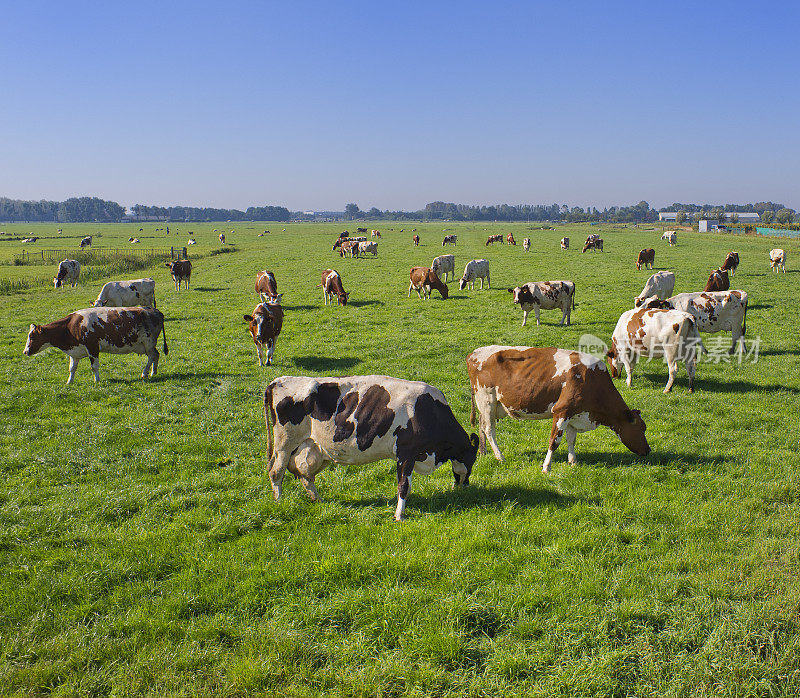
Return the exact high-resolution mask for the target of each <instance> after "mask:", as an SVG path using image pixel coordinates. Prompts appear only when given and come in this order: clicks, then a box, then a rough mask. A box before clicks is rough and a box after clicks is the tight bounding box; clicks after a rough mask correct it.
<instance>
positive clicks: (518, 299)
mask: <svg viewBox="0 0 800 698" xmlns="http://www.w3.org/2000/svg"><path fill="white" fill-rule="evenodd" d="M508 292H509V293H511V294H513V295H514V304H515V305H519V304H520V303H533V294H532V293H531V290H530V289H529V288H528V287H527V286H517V287H515V288H510V289H508Z"/></svg>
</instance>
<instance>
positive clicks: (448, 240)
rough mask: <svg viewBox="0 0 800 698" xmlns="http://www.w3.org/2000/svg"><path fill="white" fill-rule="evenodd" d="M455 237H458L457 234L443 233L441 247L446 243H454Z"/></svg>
mask: <svg viewBox="0 0 800 698" xmlns="http://www.w3.org/2000/svg"><path fill="white" fill-rule="evenodd" d="M457 237H458V236H457V235H445V236H444V240H442V247H444V246H445V245H447V244H450V245H455V244H456V238H457Z"/></svg>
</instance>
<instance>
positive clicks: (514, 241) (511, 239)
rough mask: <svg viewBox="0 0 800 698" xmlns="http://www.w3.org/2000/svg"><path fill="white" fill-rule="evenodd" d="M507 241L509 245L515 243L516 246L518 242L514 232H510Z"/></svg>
mask: <svg viewBox="0 0 800 698" xmlns="http://www.w3.org/2000/svg"><path fill="white" fill-rule="evenodd" d="M506 242H507V243H508V244H509V245H514V246H516V244H517V241H516V240H515V239H514V233H509V234H508V236H507V237H506Z"/></svg>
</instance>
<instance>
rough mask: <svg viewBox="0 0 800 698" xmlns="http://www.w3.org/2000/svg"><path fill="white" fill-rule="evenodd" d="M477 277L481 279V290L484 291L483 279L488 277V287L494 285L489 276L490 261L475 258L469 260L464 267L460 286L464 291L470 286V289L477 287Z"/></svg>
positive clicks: (459, 281) (459, 282)
mask: <svg viewBox="0 0 800 698" xmlns="http://www.w3.org/2000/svg"><path fill="white" fill-rule="evenodd" d="M475 279H480V280H481V291H483V280H484V279H486V287H487V288H491V287H492V280H491V278H490V277H489V262H488V260H485V259H473V260H472V261H471V262H467V265H466V266H465V267H464V275H463V276H462V277H461V278H460V279H459V280H458V288H459V290H460V291H463V290H464V289H465V288H467V286H469V289H470V291H473V290H474V289H475Z"/></svg>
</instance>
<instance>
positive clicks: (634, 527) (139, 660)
mask: <svg viewBox="0 0 800 698" xmlns="http://www.w3.org/2000/svg"><path fill="white" fill-rule="evenodd" d="M362 225H364V224H362ZM61 227H62V232H61V233H58V232H57V229H58V226H57V225H55V224H0V230H2V231H4V232H5V233H6V234H5V235H3V236H0V290H2V289H3V288H5V289H6V292H4V293H2V294H0V358H2V365H1V367H0V381H1V383H0V385H1V386H2V387H1V388H0V473H2V485H0V695H57V696H70V695H92V696H102V695H115V696H125V695H152V696H162V695H182V696H246V695H270V696H271V695H275V696H318V695H326V696H553V695H562V696H609V697H611V696H614V697H617V696H619V697H622V696H765V697H766V696H793V695H798V694H800V633H799V632H798V630H799V629H798V622H799V620H800V557H799V555H798V552H799V551H800V547H799V546H798V543H799V542H800V541H799V540H798V538H799V536H800V534H799V532H800V520H799V519H800V476H798V464H799V463H800V457H799V456H798V450H800V442H798V433H799V431H800V416H799V415H800V347H799V346H798V328H800V307H798V305H797V304H796V303H795V302H794V299H795V298H796V297H797V295H798V282H800V242H798V241H792V240H787V239H780V240H778V239H770V238H756V237H744V236H726V235H721V234H714V235H707V234H696V233H688V232H681V233H679V244H678V246H676V247H674V248H670V247H669V246H668V245H667V243H666V242H662V241H660V240H659V237H660V234H661V230H662V229H663V227H658V226H647V227H649V228H654V229H651V230H642V229H634V228H621V227H614V226H588V225H569V226H568V225H564V226H561V225H558V226H556V228H555V230H540V229H538V228H539V224H533V223H532V224H530V225H526V224H492V223H476V224H455V223H445V222H440V223H437V224H422V223H406V222H402V223H389V224H366V227H368V228H369V229H372V228H377V229H379V230H381V232H382V234H383V239H382V240H381V241H380V242H379V245H378V246H379V254H378V257H377V258H375V259H373V258H367V259H341V258H340V257H339V255H338V254H333V253H332V252H331V246H332V244H333V242H334V240H335V238H336V235H337V234H338V232H339V231H340V230H342V229H343V228H344V227H348V228H349V229H350V230H351V231H354V230H355V227H356V225H355V224H352V225H351V226H343V225H342V224H335V225H334V224H330V225H329V224H318V225H301V224H297V225H292V224H285V223H227V224H226V223H214V224H196V223H185V224H172V223H170V224H169V227H170V235H169V236H168V237H167V236H166V235H165V234H164V233H163V232H156V231H155V228H157V227H158V228H161V227H164V226H163V225H162V224H158V225H156V224H145V225H131V224H126V225H116V226H113V225H112V226H109V225H100V224H90V225H89V224H84V225H64V226H61ZM140 227H141V228H142V230H141V231H140V230H139V228H140ZM413 228H416V229H417V233H418V234H419V235H420V237H421V239H422V244H421V246H420V247H418V248H414V247H412V244H411V236H412V234H413V232H412V229H413ZM534 228H535V229H534ZM214 229H216V230H217V231H221V232H225V234H226V237H227V242H228V245H226V248H231V249H233V251H232V252H230V253H228V254H215V253H216V252H218V251H219V250H220V248H221V246H220V244H219V241H218V240H217V233H215V232H214ZM264 230H269V231H270V232H269V233H268V234H265V235H264V236H263V237H257V234H258V233H261V232H263V231H264ZM189 231H193V237H194V238H195V239H196V240H197V243H198V244H197V245H196V246H192V247H189V257H190V259H192V260H193V263H194V267H193V273H192V280H191V289H190V290H189V291H188V292H187V291H185V290H182V291H181V292H176V291H175V289H174V286H173V284H172V281H171V279H170V277H169V271H168V270H167V269H166V268H165V267H164V265H163V263H162V262H159V263H158V264H156V265H154V266H149V267H146V268H136V265H135V264H131V265H130V267H125V265H124V264H122V265H121V266H117V267H115V268H116V269H129V271H125V272H124V273H119V274H114V275H110V276H108V277H102V278H98V275H99V274H102V273H105V271H104V270H107V269H110V268H111V267H103V264H110V262H107V261H98V262H97V263H96V264H95V265H94V266H96V267H98V269H100V270H99V271H96V272H94V273H93V274H89V276H90V277H92V276H94V279H93V280H91V281H89V280H82V281H81V282H80V283H79V285H78V286H77V287H76V288H74V289H72V288H67V289H59V290H55V289H53V287H52V283H51V280H52V277H53V276H54V272H55V265H43V264H26V265H19V264H16V265H15V264H14V260H15V255H19V253H20V252H21V251H22V250H23V249H25V250H28V251H31V252H32V253H35V251H36V250H41V249H59V250H60V249H64V250H75V251H76V252H77V250H78V242H79V240H80V238H81V237H83V236H84V235H87V234H92V235H94V236H95V238H94V245H93V248H94V250H95V251H97V253H98V255H99V254H100V252H101V251H103V250H106V251H109V250H123V251H124V250H127V249H135V248H137V247H140V248H148V249H149V248H152V249H156V250H160V251H162V252H163V251H166V252H167V253H168V250H169V248H170V246H174V247H183V246H185V245H186V241H187V239H188V232H189ZM231 231H233V232H231ZM509 231H513V232H514V235H515V237H516V239H517V242H518V243H519V244H518V245H517V246H516V247H511V246H508V245H495V246H493V247H488V248H487V247H486V246H485V245H484V241H485V239H486V237H487V235H488V234H490V233H494V232H501V233H504V234H506V233H508V232H509ZM590 232H599V233H600V234H601V235H602V236H603V238H604V240H605V250H606V251H605V252H604V253H602V254H600V253H586V254H582V253H581V245H582V242H583V240H584V239H585V237H586V235H588V234H589V233H590ZM446 233H452V234H457V235H458V244H457V246H455V247H452V246H447V247H446V248H442V245H441V240H442V237H443V235H444V234H446ZM30 234H33V235H35V236H38V237H39V240H38V241H37V242H36V243H33V244H27V245H23V244H22V243H21V242H20V241H19V240H11V239H10V238H22V237H28V236H29V235H30ZM564 235H567V236H569V237H570V238H571V249H569V250H568V251H561V250H560V249H559V245H558V240H559V239H560V238H561V237H562V236H564ZM131 236H133V237H138V238H139V239H140V240H141V244H140V245H139V246H136V245H130V244H129V243H128V238H129V237H131ZM526 236H530V237H531V238H532V248H531V251H530V252H529V253H527V254H526V253H525V252H524V251H523V249H522V245H521V243H522V239H523V238H524V237H526ZM644 247H653V248H655V249H656V264H655V267H656V269H670V270H673V271H675V273H676V276H677V284H676V289H675V290H676V292H681V291H691V290H700V289H702V286H703V285H704V283H705V281H706V279H707V277H708V274H709V272H710V271H711V270H712V269H713V268H715V267H716V266H718V265H719V264H721V263H722V261H723V259H724V256H725V254H726V253H727V252H728V251H730V250H737V251H738V252H739V254H740V257H741V266H740V267H739V269H740V271H739V272H738V273H737V274H736V276H735V277H733V282H732V288H740V289H743V290H745V291H747V293H748V294H749V298H750V307H749V311H748V315H747V338H748V341H751V340H755V339H756V338H757V337H758V338H760V344H759V353H758V360H757V362H756V361H754V357H753V356H751V357H749V358H747V360H745V361H744V362H743V363H742V364H741V365H738V364H736V363H733V364H731V363H726V362H718V363H713V362H707V361H706V362H702V363H701V364H700V365H699V366H698V371H697V383H696V391H695V393H694V394H689V393H688V387H687V377H686V373H685V370H684V369H683V368H681V371H680V372H679V376H678V380H677V382H676V385H675V388H674V390H673V392H672V393H671V394H669V395H664V394H663V393H662V389H663V387H664V384H665V382H666V378H667V371H666V367H665V366H664V365H663V364H661V363H659V362H655V361H654V362H651V363H643V364H640V365H639V366H638V367H637V370H636V374H635V377H634V382H633V386H632V388H630V389H629V388H627V387H626V386H625V385H624V383H623V382H621V381H618V382H617V386H618V388H619V389H620V392H621V393H622V395H623V397H624V398H625V400H626V401H627V403H628V405H629V406H630V407H632V408H636V409H640V410H641V412H642V416H643V418H644V420H645V421H646V423H647V426H648V428H647V436H648V439H649V442H650V446H651V448H652V453H651V454H650V456H648V457H647V458H639V457H637V456H635V455H634V454H632V453H630V452H629V451H627V450H626V449H625V447H624V446H623V445H622V444H621V443H620V441H619V440H618V439H617V437H616V436H615V435H614V434H613V433H612V432H611V431H609V430H608V429H604V428H601V429H598V430H596V431H594V432H591V433H588V434H584V435H580V436H579V437H578V442H577V455H578V458H579V461H580V463H579V465H577V466H568V465H567V463H566V448H565V445H562V446H561V448H560V449H559V451H558V452H557V453H556V458H555V460H554V462H553V472H552V473H551V474H550V475H549V476H544V475H542V473H541V463H542V460H543V458H544V454H545V451H546V447H547V440H548V435H549V431H550V423H549V422H545V421H542V422H511V421H508V420H504V421H501V422H500V423H499V425H498V440H499V443H500V447H501V449H502V450H503V452H504V454H505V456H506V458H507V460H508V462H507V463H505V464H502V465H501V464H499V463H497V462H496V461H495V460H494V459H493V458H492V457H491V456H484V457H480V458H479V459H478V461H477V463H476V464H475V468H474V471H473V475H472V478H471V482H472V485H471V486H470V487H468V488H466V489H464V490H459V491H453V490H452V489H451V482H452V475H451V473H450V469H449V467H447V466H445V467H442V468H441V469H440V470H439V471H437V472H436V473H434V475H433V476H431V477H428V478H424V477H415V478H414V481H413V484H412V488H411V495H410V497H409V503H408V509H407V515H408V520H407V521H406V522H404V523H402V524H397V523H395V522H394V521H393V519H392V514H393V510H394V509H393V500H394V498H395V496H396V479H395V468H394V464H393V463H390V462H388V461H383V462H379V463H375V464H372V465H371V466H368V467H363V468H354V467H345V466H338V467H335V468H332V469H330V470H329V471H327V472H325V473H323V474H321V475H320V476H319V477H318V478H317V486H318V489H319V491H320V494H321V495H322V497H323V498H324V501H323V502H322V503H319V504H313V503H311V502H309V501H308V500H307V499H306V497H305V495H304V494H303V491H302V488H301V487H300V485H299V483H296V482H294V481H292V480H291V479H290V478H289V479H287V481H286V482H285V485H284V493H285V497H284V499H283V500H282V501H281V502H278V503H276V502H274V501H273V499H272V493H271V488H270V485H269V478H268V476H267V473H266V463H267V458H266V448H267V440H266V433H265V427H264V421H263V413H262V398H263V391H264V387H265V386H266V385H267V383H268V382H269V381H270V380H271V379H273V378H275V377H277V376H279V375H282V374H291V375H345V374H352V373H358V374H367V373H382V374H388V375H392V376H398V377H402V378H408V379H415V380H424V381H426V382H428V383H431V384H433V385H435V386H437V387H438V388H440V389H441V390H442V391H443V392H444V394H445V395H446V396H447V398H448V400H449V402H450V404H451V406H452V408H453V410H454V412H455V414H456V416H457V418H458V419H459V420H460V421H461V423H462V424H463V425H464V426H465V428H467V430H468V431H471V430H474V428H473V427H470V425H469V402H470V401H469V384H468V380H467V375H466V368H465V363H464V359H465V357H466V355H467V354H469V353H470V352H471V351H472V350H473V349H474V348H476V347H478V346H481V345H485V344H512V345H532V346H559V347H565V348H577V347H578V344H579V341H580V338H581V336H582V335H584V334H591V335H595V336H597V337H599V338H600V339H602V340H604V341H606V342H608V341H609V339H610V336H611V332H612V330H613V328H614V325H615V323H616V320H617V318H618V317H619V315H620V314H621V313H622V312H623V311H625V310H627V309H629V308H630V307H632V301H633V297H634V296H635V295H636V294H638V293H639V291H640V290H641V288H642V286H643V284H644V282H645V280H646V279H647V278H648V276H649V275H650V274H651V273H652V272H650V271H644V270H642V271H638V272H637V271H636V269H635V267H634V261H635V258H636V254H637V252H638V251H639V250H640V249H642V248H644ZM772 247H782V248H784V249H786V250H787V261H788V265H787V267H788V272H787V273H786V274H780V275H776V274H774V273H772V272H771V271H770V269H769V261H768V251H769V249H770V248H772ZM442 253H453V254H455V256H456V267H457V271H458V272H459V273H460V271H461V270H463V268H464V265H465V263H466V262H467V261H469V260H470V259H473V258H481V257H485V258H486V259H488V260H489V263H490V267H491V275H492V288H491V290H484V291H480V290H475V291H471V292H470V291H459V290H458V286H457V283H452V284H451V285H450V289H451V291H450V293H451V296H450V298H449V299H448V300H442V299H441V298H440V297H439V295H438V294H437V293H436V292H434V297H433V299H432V300H430V301H427V302H423V301H421V300H419V299H418V298H417V295H416V293H415V292H414V293H413V295H412V297H411V298H409V297H408V296H407V293H408V270H409V268H410V267H411V266H415V265H429V264H430V262H431V260H432V259H433V257H434V256H436V255H439V254H442ZM33 256H35V254H34V255H33ZM125 264H127V263H125ZM92 266H93V265H91V264H90V265H87V268H88V269H91V268H92ZM328 267H332V268H335V269H337V270H338V271H339V272H340V274H341V276H342V279H343V282H344V286H345V289H346V290H347V291H350V293H351V296H350V298H351V302H350V303H349V304H348V305H347V306H346V307H337V306H333V307H330V306H329V307H325V306H324V305H323V299H322V292H321V289H319V288H317V287H316V285H317V284H319V283H320V273H321V271H322V270H323V269H325V268H328ZM261 269H269V270H272V271H274V272H275V275H276V277H277V280H278V286H279V291H282V292H284V294H285V295H284V297H283V304H284V310H285V313H286V319H285V324H284V329H283V333H282V334H281V336H280V338H279V340H278V344H277V349H276V354H275V364H274V365H273V366H271V367H262V368H260V367H259V366H258V363H257V357H256V351H255V348H254V346H253V344H252V341H251V339H250V337H249V335H248V333H247V329H246V323H245V322H244V320H243V319H242V315H243V314H245V313H249V312H251V311H252V309H253V307H254V306H255V304H256V302H257V297H256V294H255V292H254V289H253V284H254V280H255V275H256V272H258V271H259V270H261ZM148 275H150V276H152V277H153V278H155V280H156V296H157V303H158V307H159V308H160V309H161V310H162V311H163V312H164V313H165V315H166V319H167V322H166V324H165V326H166V334H167V341H168V343H169V355H168V356H166V357H164V356H163V355H162V359H161V363H160V365H159V369H160V370H159V375H158V376H157V377H156V378H155V379H153V380H149V381H142V380H140V379H139V374H140V373H141V370H142V367H143V366H144V363H145V357H143V356H136V355H131V356H121V357H120V356H110V355H107V354H103V355H101V357H100V373H101V382H100V383H99V384H97V385H95V384H94V383H93V381H92V374H91V370H90V367H89V364H88V361H82V362H81V365H80V367H79V369H78V373H77V376H76V380H75V383H74V384H73V385H72V386H69V387H68V386H66V385H65V381H66V378H67V374H68V370H67V367H68V362H67V359H66V357H65V356H64V355H63V354H62V353H61V352H60V351H57V350H50V351H48V352H45V353H44V354H42V355H37V356H35V357H32V358H26V357H23V355H22V350H23V348H24V346H25V340H26V335H27V331H28V326H29V324H30V323H33V322H35V323H46V322H49V321H52V320H55V319H58V318H61V317H63V316H65V315H66V314H68V313H69V312H71V311H72V310H75V309H78V308H84V307H87V306H88V305H90V304H91V302H92V301H93V300H94V298H95V297H96V296H97V293H98V292H99V290H100V288H101V286H102V284H103V283H104V282H105V281H108V280H112V279H119V278H138V277H141V276H148ZM545 279H571V280H573V281H575V283H576V285H577V293H576V300H577V309H576V310H575V311H574V312H573V314H572V318H573V323H574V324H573V325H572V326H571V327H565V328H561V327H558V326H557V322H558V320H559V319H560V313H558V312H557V311H550V312H543V313H542V319H543V324H542V325H541V326H540V327H536V325H535V322H534V321H533V316H531V318H530V319H529V323H528V326H527V327H524V328H523V327H521V322H522V313H521V312H520V311H519V310H515V309H514V307H513V304H512V302H511V296H510V294H509V293H508V292H507V290H506V289H507V288H508V287H511V286H515V285H517V284H520V283H523V282H526V281H536V280H545ZM4 280H6V281H14V280H16V281H20V280H24V281H25V282H26V284H27V286H28V287H27V288H24V289H22V290H16V291H15V290H13V289H12V288H11V287H10V286H8V285H7V286H5V287H4V286H3V281H4ZM718 336H722V337H724V341H726V346H727V341H729V339H730V335H729V334H726V335H712V336H708V335H706V336H704V340H705V341H706V343H707V344H708V343H711V344H713V342H714V341H715V339H714V338H715V337H718Z"/></svg>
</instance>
